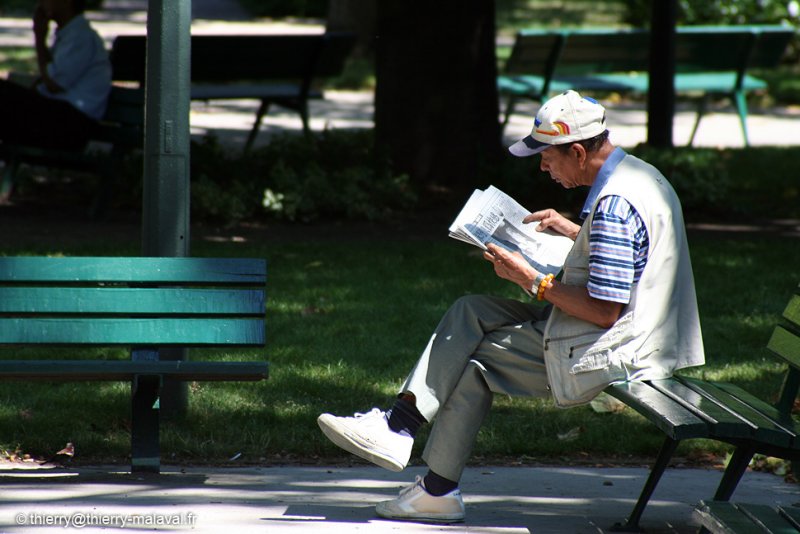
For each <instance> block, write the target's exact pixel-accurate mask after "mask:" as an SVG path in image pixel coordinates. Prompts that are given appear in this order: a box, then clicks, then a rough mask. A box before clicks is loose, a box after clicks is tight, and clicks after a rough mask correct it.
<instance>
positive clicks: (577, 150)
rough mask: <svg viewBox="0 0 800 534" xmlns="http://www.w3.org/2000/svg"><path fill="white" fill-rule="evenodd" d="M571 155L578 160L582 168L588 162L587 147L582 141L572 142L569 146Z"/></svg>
mask: <svg viewBox="0 0 800 534" xmlns="http://www.w3.org/2000/svg"><path fill="white" fill-rule="evenodd" d="M569 155H570V157H572V158H575V160H576V161H577V162H578V165H579V166H580V167H581V169H582V168H583V167H584V165H585V164H586V159H587V158H586V149H585V148H584V146H583V145H582V144H580V143H572V145H570V147H569Z"/></svg>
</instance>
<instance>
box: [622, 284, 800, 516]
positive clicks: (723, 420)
mask: <svg viewBox="0 0 800 534" xmlns="http://www.w3.org/2000/svg"><path fill="white" fill-rule="evenodd" d="M783 318H784V321H783V322H782V324H780V325H777V326H776V328H775V330H774V331H773V333H772V336H771V338H770V340H769V342H768V343H767V348H768V349H769V350H771V351H772V352H773V353H775V354H776V355H777V356H778V357H780V358H781V359H782V360H783V362H784V363H785V364H786V365H787V371H786V376H785V378H784V382H783V386H782V388H781V391H780V393H779V395H778V400H777V402H776V403H775V404H770V403H768V402H765V401H762V400H760V399H758V398H756V397H754V396H753V395H751V394H750V393H748V392H747V391H745V390H743V389H742V388H739V387H737V386H734V385H732V384H729V383H724V382H711V381H704V380H699V379H696V378H688V377H683V376H678V375H675V376H673V377H672V378H669V379H664V380H652V381H643V382H626V383H621V384H615V385H612V386H610V387H608V388H607V389H606V392H607V393H609V394H610V395H612V396H614V397H616V398H617V399H619V400H620V401H622V402H623V403H625V404H627V405H628V406H631V407H632V408H634V409H635V410H636V411H637V412H639V413H640V414H642V415H643V416H644V417H645V418H647V419H648V420H649V421H650V422H652V423H653V424H655V425H656V427H658V428H659V429H660V430H661V431H662V432H664V434H665V439H664V443H663V445H662V446H661V450H660V451H659V453H658V456H657V457H656V460H655V462H654V464H653V467H652V468H651V471H650V475H649V477H648V479H647V481H646V482H645V485H644V488H643V489H642V493H641V495H640V497H639V500H638V502H637V503H636V505H635V506H634V509H633V511H632V512H631V514H630V515H629V516H628V518H627V520H626V521H625V523H621V524H618V525H616V526H615V530H618V531H637V530H638V528H639V520H640V519H641V516H642V513H643V512H644V509H645V507H646V506H647V502H648V501H649V499H650V497H651V495H652V494H653V491H654V490H655V488H656V486H657V485H658V482H659V480H660V479H661V476H662V475H663V473H664V471H665V469H666V468H667V466H668V465H669V461H670V459H671V458H672V455H673V453H674V452H675V450H676V448H677V447H678V444H679V443H680V442H681V441H683V440H686V439H693V438H707V439H713V440H717V441H722V442H725V443H729V444H731V445H733V446H734V450H733V454H732V456H731V458H730V461H729V462H728V466H727V467H726V469H725V472H724V474H723V476H722V479H721V480H720V483H719V486H718V487H717V491H716V494H715V495H714V497H713V498H714V500H715V501H728V500H730V498H731V496H732V495H733V493H734V491H735V489H736V486H737V485H738V484H739V481H740V480H741V478H742V475H743V474H744V473H745V471H746V470H747V466H748V465H749V463H750V461H751V460H752V458H753V456H754V455H755V454H766V455H769V456H775V457H779V458H786V459H790V460H795V459H798V458H800V424H797V423H796V422H795V420H794V419H793V417H792V414H791V411H792V407H793V405H794V402H795V400H796V398H797V395H798V389H799V388H800V286H798V288H797V289H796V290H795V294H794V295H793V296H792V297H791V299H790V301H789V304H788V306H787V307H786V309H785V310H784V313H783Z"/></svg>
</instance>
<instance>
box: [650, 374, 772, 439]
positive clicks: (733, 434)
mask: <svg viewBox="0 0 800 534" xmlns="http://www.w3.org/2000/svg"><path fill="white" fill-rule="evenodd" d="M651 384H652V385H653V387H654V388H655V389H657V390H658V391H660V392H662V393H663V394H664V395H667V396H668V397H670V398H672V399H673V400H675V401H676V402H678V403H679V404H681V405H683V406H685V407H686V408H687V409H688V410H690V411H692V412H693V413H694V414H695V415H697V416H698V417H700V418H701V419H704V420H706V421H707V422H708V423H709V424H710V425H711V428H712V433H713V434H714V435H715V436H725V437H728V438H747V437H750V436H752V435H753V433H754V431H755V428H756V426H755V425H754V424H753V423H751V422H750V421H747V420H746V419H744V418H743V417H739V416H737V415H734V414H732V413H730V412H729V411H727V410H725V409H724V408H722V407H721V406H719V405H718V404H717V403H715V402H714V401H712V400H710V399H708V398H707V397H705V396H703V395H701V394H700V393H698V392H696V391H694V390H692V389H691V388H689V387H687V386H685V385H684V384H681V383H680V382H678V381H676V380H670V379H665V380H653V381H652V382H651Z"/></svg>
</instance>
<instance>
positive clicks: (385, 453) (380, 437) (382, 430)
mask: <svg viewBox="0 0 800 534" xmlns="http://www.w3.org/2000/svg"><path fill="white" fill-rule="evenodd" d="M317 424H319V427H320V428H321V429H322V432H324V433H325V435H326V436H328V439H330V440H331V441H332V442H334V443H335V444H336V445H338V446H339V447H341V448H343V449H344V450H346V451H347V452H350V453H352V454H355V455H356V456H360V457H361V458H364V459H365V460H369V461H370V462H372V463H374V464H375V465H378V466H380V467H383V468H384V469H388V470H389V471H402V470H403V469H405V467H406V465H408V459H409V458H411V448H412V447H413V445H414V438H412V437H411V436H409V435H406V434H398V433H397V432H394V431H393V430H392V429H391V428H389V421H388V420H387V419H386V414H385V413H384V412H382V411H381V410H379V409H378V408H373V409H372V411H371V412H369V413H357V414H355V416H354V417H337V416H335V415H332V414H329V413H324V414H322V415H320V416H319V417H318V418H317Z"/></svg>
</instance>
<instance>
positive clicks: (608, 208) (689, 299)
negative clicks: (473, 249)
mask: <svg viewBox="0 0 800 534" xmlns="http://www.w3.org/2000/svg"><path fill="white" fill-rule="evenodd" d="M509 150H510V151H511V153H512V154H513V155H515V156H518V157H528V156H533V155H535V154H539V155H540V157H541V168H542V170H543V171H546V172H548V173H549V174H550V176H551V178H552V179H553V180H555V181H556V182H558V183H560V184H561V185H562V186H564V187H565V188H573V187H578V186H588V187H589V191H588V196H587V198H586V202H585V204H584V208H583V212H582V213H581V221H580V222H579V223H577V222H573V221H571V220H568V219H567V218H565V217H563V216H562V215H560V214H559V213H557V212H556V211H554V210H552V209H546V210H542V211H536V212H533V213H531V214H529V215H527V216H526V217H525V218H524V220H523V221H521V223H522V224H523V225H524V224H526V223H531V222H538V223H539V224H538V229H539V230H540V231H543V230H548V231H554V232H557V233H559V234H561V235H563V236H567V237H568V238H569V239H571V240H572V241H573V242H574V243H573V245H572V248H571V250H570V251H569V254H568V255H567V257H566V261H565V262H564V266H563V271H562V272H561V275H560V277H559V278H558V279H556V278H555V276H554V275H556V274H558V273H555V272H546V271H539V270H537V269H536V268H534V267H533V266H531V264H530V263H529V262H528V261H527V260H526V259H525V258H524V257H523V256H522V254H520V253H519V252H510V251H508V250H506V249H504V248H502V247H499V246H497V245H495V244H492V243H488V244H486V250H485V252H484V258H485V259H486V260H488V261H490V262H491V263H492V264H493V265H494V270H495V273H496V274H497V275H498V276H500V277H502V278H504V279H506V280H509V281H511V282H513V283H514V284H517V285H518V286H519V287H520V288H522V289H523V290H525V291H526V293H528V294H529V295H530V297H525V298H523V300H513V299H502V298H497V297H492V296H467V297H462V298H460V299H459V300H457V301H456V302H455V304H453V306H452V307H451V308H450V309H449V310H448V311H447V313H445V315H444V317H443V318H442V320H441V322H440V323H439V325H438V326H437V327H436V330H434V332H433V335H432V336H431V338H430V341H429V342H428V345H427V347H425V349H424V350H423V351H422V355H421V357H420V359H419V361H418V362H417V364H416V366H415V367H414V368H413V370H412V371H411V373H410V374H409V376H408V378H407V379H406V381H405V383H404V385H403V386H402V387H401V389H400V392H399V394H398V397H397V399H396V401H395V402H394V405H393V406H392V407H391V409H390V410H388V411H386V412H384V411H382V410H380V409H378V408H374V409H373V410H372V411H370V412H368V413H364V414H355V416H354V417H337V416H334V415H331V414H322V415H320V416H319V419H318V422H319V425H320V427H321V429H322V431H323V432H324V433H325V435H326V436H328V438H330V439H331V440H332V441H333V442H334V443H335V444H337V445H338V446H340V447H342V448H343V449H345V450H347V451H349V452H351V453H353V454H356V455H358V456H360V457H362V458H366V459H367V460H369V461H371V462H373V463H375V464H377V465H379V466H381V467H384V468H387V469H390V470H393V471H400V470H402V469H403V468H404V467H405V466H406V464H407V463H408V461H409V458H410V455H411V447H412V444H413V441H414V436H415V435H416V433H417V431H418V430H419V428H420V427H421V425H423V424H426V423H430V422H432V423H433V427H432V428H431V432H430V436H429V438H428V441H427V444H426V447H425V450H424V452H423V459H424V460H425V462H426V463H427V465H428V468H429V471H428V472H427V475H426V476H425V477H418V478H417V480H416V481H415V482H414V483H412V484H411V485H410V486H408V487H407V488H405V489H403V490H402V491H401V492H400V496H399V497H398V498H396V499H393V500H389V501H385V502H381V503H378V505H377V508H376V511H377V513H378V515H380V516H382V517H386V518H391V519H405V520H421V521H443V522H453V521H461V520H463V519H464V503H463V500H462V497H461V492H460V490H459V489H458V481H459V478H460V477H461V473H462V470H463V469H464V466H465V464H466V462H467V459H468V457H469V455H470V452H471V450H472V446H473V443H474V441H475V438H476V436H477V434H478V430H479V428H480V426H481V423H482V421H483V419H484V417H485V416H486V414H487V412H488V411H489V408H490V406H491V404H492V398H493V395H494V394H495V393H501V394H507V395H527V396H536V397H551V396H552V398H553V399H554V401H555V403H556V404H557V405H558V406H561V407H568V406H575V405H580V404H583V403H587V402H589V401H590V400H591V399H592V398H593V397H595V396H596V395H597V394H598V393H600V392H601V391H602V390H603V389H604V388H605V387H606V386H607V385H609V384H611V383H614V382H620V381H629V380H649V379H657V378H664V377H667V376H670V374H672V372H673V371H675V370H676V369H680V368H683V367H688V366H693V365H701V364H702V363H704V352H703V344H702V338H701V332H700V321H699V318H698V312H697V302H696V297H695V288H694V279H693V275H692V267H691V263H690V260H689V249H688V246H687V243H686V233H685V229H684V224H683V217H682V214H681V206H680V203H679V201H678V198H677V196H676V195H675V192H674V191H673V189H672V187H671V186H670V184H669V183H668V182H667V180H666V179H665V178H664V176H662V175H661V173H659V172H658V170H656V169H655V168H654V167H652V166H651V165H649V164H647V163H645V162H643V161H641V160H639V159H637V158H635V157H633V156H631V155H629V154H626V153H625V152H624V151H623V150H622V149H620V148H616V147H614V146H613V145H612V144H611V142H610V141H609V138H608V130H607V129H606V113H605V109H604V108H603V106H601V105H600V104H599V103H597V102H596V101H594V100H592V99H590V98H586V97H581V95H579V94H578V93H576V92H574V91H567V92H566V93H563V94H560V95H558V96H555V97H553V98H552V99H550V100H548V101H547V102H545V103H544V104H543V105H542V107H541V108H540V109H539V112H538V113H537V115H536V118H535V119H534V125H533V130H532V131H531V134H530V135H528V136H527V137H525V138H523V139H522V140H520V141H518V142H517V143H515V144H514V145H512V146H511V147H510V149H509ZM531 300H534V301H546V302H547V303H549V304H551V305H552V306H541V304H542V303H536V304H534V303H531V302H530V301H531ZM537 304H539V305H537Z"/></svg>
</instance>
